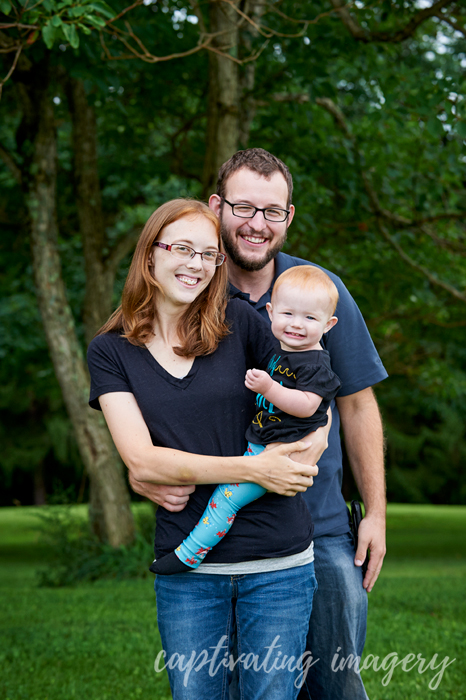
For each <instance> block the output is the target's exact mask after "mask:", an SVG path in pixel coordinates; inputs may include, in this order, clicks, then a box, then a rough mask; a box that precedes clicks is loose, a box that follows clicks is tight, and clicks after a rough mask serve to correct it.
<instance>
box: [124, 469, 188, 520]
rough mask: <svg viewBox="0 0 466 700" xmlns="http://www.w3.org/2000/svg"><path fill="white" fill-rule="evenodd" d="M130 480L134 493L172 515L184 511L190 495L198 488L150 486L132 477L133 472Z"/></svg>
mask: <svg viewBox="0 0 466 700" xmlns="http://www.w3.org/2000/svg"><path fill="white" fill-rule="evenodd" d="M128 478H129V483H130V486H131V488H132V489H133V491H135V492H136V493H138V494H139V495H140V496H144V497H145V498H148V499H149V500H150V501H153V502H154V503H157V505H159V506H162V507H163V508H166V509H167V510H169V511H170V512H171V513H179V512H180V511H181V510H183V508H185V507H186V504H187V502H188V501H189V496H190V494H191V493H193V492H194V490H195V488H196V487H195V486H194V485H191V486H167V485H166V484H150V483H148V482H146V481H138V480H137V479H135V478H134V476H132V474H131V472H129V475H128Z"/></svg>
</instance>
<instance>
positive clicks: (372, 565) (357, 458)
mask: <svg viewBox="0 0 466 700" xmlns="http://www.w3.org/2000/svg"><path fill="white" fill-rule="evenodd" d="M337 406H338V410H339V412H340V419H341V425H342V427H343V432H344V435H345V445H346V452H347V454H348V459H349V463H350V465H351V469H352V471H353V474H354V479H355V481H356V486H357V487H358V491H359V493H360V494H361V498H362V500H363V502H364V509H365V511H366V515H365V517H364V518H363V520H362V522H361V525H360V526H359V533H358V543H359V546H358V551H357V553H356V556H355V558H354V563H355V564H356V566H361V565H362V562H363V560H364V557H365V553H366V550H367V549H369V550H370V553H371V558H370V561H369V566H368V569H367V574H366V575H365V577H364V581H363V586H364V588H366V590H367V592H368V593H370V591H371V590H372V589H373V587H374V584H375V582H376V581H377V577H378V575H379V573H380V569H381V568H382V562H383V558H384V556H385V551H386V548H385V511H386V500H385V474H384V464H383V430H382V420H381V418H380V413H379V409H378V406H377V402H376V400H375V396H374V392H373V391H372V389H371V388H370V387H369V388H367V389H363V390H362V391H358V392H357V393H356V394H350V395H349V396H340V397H337ZM357 562H361V564H359V563H357Z"/></svg>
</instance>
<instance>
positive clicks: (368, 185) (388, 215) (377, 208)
mask: <svg viewBox="0 0 466 700" xmlns="http://www.w3.org/2000/svg"><path fill="white" fill-rule="evenodd" d="M332 1H333V0H332ZM316 103H317V104H319V105H320V106H321V107H323V108H324V109H326V110H327V112H329V114H331V115H332V117H333V118H334V120H335V122H336V123H337V125H338V127H339V128H340V129H341V130H342V131H343V133H344V134H345V135H346V136H347V137H348V138H350V139H351V141H352V142H353V146H354V151H355V155H356V158H357V162H358V164H359V170H360V174H361V178H362V180H363V182H364V187H365V190H366V192H367V195H368V197H369V201H370V205H371V209H372V211H373V213H374V214H375V216H376V222H377V228H378V229H379V231H380V233H381V234H382V236H383V237H384V238H385V240H386V241H387V242H388V243H390V245H391V246H392V247H393V248H394V249H395V250H396V252H397V253H398V255H399V256H400V258H401V259H402V260H404V262H405V263H407V264H408V265H410V267H412V268H413V269H415V270H416V271H417V272H420V273H421V274H422V275H424V276H425V277H427V279H428V280H429V282H430V283H431V284H433V285H435V286H438V287H441V288H442V289H444V290H445V291H447V292H448V293H449V294H451V295H452V296H454V297H455V298H456V299H459V300H460V301H462V302H464V303H466V294H463V293H462V292H460V291H459V290H458V289H456V287H453V286H452V285H451V284H448V282H444V281H443V280H440V279H438V277H436V276H435V275H433V274H432V272H430V270H428V269H427V268H426V267H424V265H420V264H419V263H417V262H416V261H415V260H413V258H412V257H411V256H410V255H408V254H407V253H406V252H405V251H404V250H403V248H402V247H401V246H400V244H399V243H398V242H397V241H396V240H395V239H394V238H393V237H392V236H391V235H390V233H389V232H388V230H387V229H386V227H385V226H384V224H383V219H388V220H389V221H391V222H392V223H394V224H398V225H400V224H402V226H403V227H406V225H407V223H409V220H408V219H405V218H404V217H401V216H398V215H397V214H393V213H392V212H390V211H388V210H387V209H384V208H383V207H382V206H381V204H380V200H379V197H378V195H377V192H376V191H375V189H374V186H373V184H372V181H371V179H370V176H369V174H368V173H367V172H366V171H365V170H363V168H362V167H361V160H362V159H361V155H362V154H361V153H360V151H359V149H358V148H357V144H356V139H355V138H354V136H353V135H352V134H351V132H350V130H349V127H348V125H347V123H346V119H345V117H344V114H343V112H342V111H341V110H340V108H339V107H338V106H337V105H336V104H335V103H334V102H333V100H331V99H329V98H327V97H323V98H317V99H316Z"/></svg>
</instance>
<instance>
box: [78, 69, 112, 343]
mask: <svg viewBox="0 0 466 700" xmlns="http://www.w3.org/2000/svg"><path fill="white" fill-rule="evenodd" d="M66 88H67V90H66V92H67V96H68V102H69V106H70V112H71V118H72V122H73V153H74V182H75V193H76V206H77V211H78V220H79V231H80V234H81V238H82V242H83V252H84V265H85V269H86V290H85V296H84V307H83V321H84V333H85V336H86V342H87V343H90V342H91V340H92V338H93V337H94V335H95V333H96V332H97V331H98V330H99V328H100V327H101V326H102V325H103V324H104V323H105V321H107V319H108V317H109V316H110V314H111V313H112V311H113V285H114V282H115V270H114V268H113V267H111V266H109V265H107V264H106V259H107V258H106V256H105V253H104V251H105V249H106V247H107V246H108V242H107V238H106V235H105V223H104V217H103V213H102V198H101V193H100V182H99V173H98V164H97V124H96V117H95V111H94V107H93V106H92V105H90V104H89V103H88V101H87V96H86V92H85V89H84V83H83V81H82V80H78V79H76V78H70V79H69V80H68V81H67V83H66Z"/></svg>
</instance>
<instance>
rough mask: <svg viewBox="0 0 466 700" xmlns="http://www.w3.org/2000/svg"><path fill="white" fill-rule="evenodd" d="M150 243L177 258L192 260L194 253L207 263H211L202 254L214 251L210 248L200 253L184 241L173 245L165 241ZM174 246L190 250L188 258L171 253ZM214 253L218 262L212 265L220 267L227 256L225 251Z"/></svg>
mask: <svg viewBox="0 0 466 700" xmlns="http://www.w3.org/2000/svg"><path fill="white" fill-rule="evenodd" d="M152 245H153V246H157V248H163V250H168V251H169V252H170V253H171V254H172V255H173V257H174V258H177V259H178V260H192V259H193V258H194V256H195V255H200V256H201V260H202V262H205V263H207V265H209V264H211V262H210V260H209V259H207V260H206V259H205V258H204V255H206V253H207V254H212V253H214V251H213V250H211V251H210V250H205V251H204V252H203V253H200V252H199V251H198V250H194V248H191V246H189V245H184V243H183V244H181V243H173V245H168V244H167V243H162V242H161V241H155V243H153V244H152ZM174 246H181V247H182V248H186V249H187V250H190V251H191V253H192V255H190V256H189V258H183V257H181V258H180V257H178V256H177V255H176V254H175V253H172V248H173V247H174ZM215 255H216V256H217V258H216V260H217V261H218V260H220V262H215V263H214V267H220V265H223V263H224V262H225V260H226V258H227V256H226V255H225V253H220V252H217V251H215Z"/></svg>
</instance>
